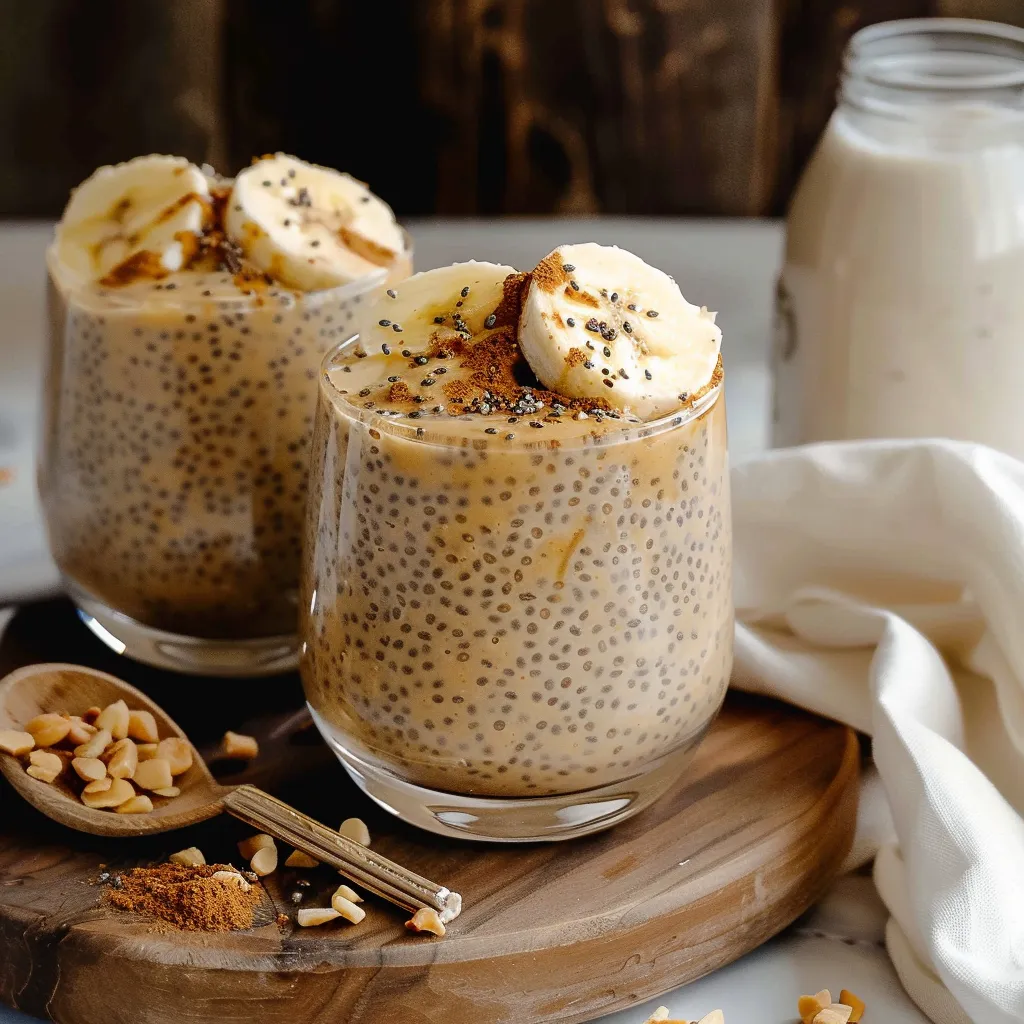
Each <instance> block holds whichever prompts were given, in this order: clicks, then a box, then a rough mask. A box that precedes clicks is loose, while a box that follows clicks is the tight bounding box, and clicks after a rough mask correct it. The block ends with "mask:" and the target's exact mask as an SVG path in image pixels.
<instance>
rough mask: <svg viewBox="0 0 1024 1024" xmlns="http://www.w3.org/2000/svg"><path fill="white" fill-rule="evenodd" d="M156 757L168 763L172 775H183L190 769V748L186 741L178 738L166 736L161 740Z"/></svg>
mask: <svg viewBox="0 0 1024 1024" xmlns="http://www.w3.org/2000/svg"><path fill="white" fill-rule="evenodd" d="M157 757H162V758H163V759H164V760H165V761H168V762H170V765H171V774H172V775H183V774H184V773H185V772H187V771H188V770H189V768H191V767H192V748H191V747H190V746H189V743H188V740H183V739H181V738H180V737H178V736H168V737H167V739H165V740H161V741H160V743H159V746H158V748H157Z"/></svg>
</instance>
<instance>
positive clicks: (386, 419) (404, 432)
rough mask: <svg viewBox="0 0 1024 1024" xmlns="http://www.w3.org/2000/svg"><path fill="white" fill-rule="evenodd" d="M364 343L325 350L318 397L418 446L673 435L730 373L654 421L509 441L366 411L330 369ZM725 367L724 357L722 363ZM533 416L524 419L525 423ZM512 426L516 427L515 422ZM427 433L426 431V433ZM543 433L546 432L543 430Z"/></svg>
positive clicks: (547, 445)
mask: <svg viewBox="0 0 1024 1024" xmlns="http://www.w3.org/2000/svg"><path fill="white" fill-rule="evenodd" d="M358 342H359V334H358V333H356V334H352V335H350V336H349V337H347V338H344V339H343V340H342V341H339V342H335V343H334V344H333V345H331V347H330V348H328V349H327V351H326V352H325V353H324V355H323V358H322V359H321V360H320V371H319V374H318V379H317V385H318V395H317V400H318V402H319V401H320V399H321V397H323V396H326V401H328V402H330V404H331V406H332V407H333V408H335V409H337V410H338V412H339V413H340V414H341V415H343V416H344V417H345V418H346V419H347V420H348V421H349V422H354V423H361V424H363V425H364V426H366V427H368V428H370V429H373V430H377V431H379V432H380V433H381V434H389V435H391V436H392V437H400V438H402V439H403V440H407V441H411V442H412V443H414V444H425V445H429V446H431V447H435V448H451V449H463V448H473V449H476V450H481V451H483V450H490V449H496V450H497V451H499V452H507V451H541V450H545V449H551V448H558V449H559V450H560V451H577V450H580V449H583V448H594V447H604V446H609V447H610V446H613V445H616V444H625V443H628V442H630V441H635V440H639V439H643V438H649V437H655V436H658V435H660V434H665V433H668V432H669V431H671V430H676V429H678V428H680V427H684V426H686V425H687V424H690V423H694V422H696V421H697V420H699V419H701V418H702V417H703V416H704V415H705V414H706V413H708V412H710V410H711V409H712V408H714V406H715V405H716V404H717V403H718V400H719V398H720V397H721V396H722V395H723V394H724V393H725V376H724V371H723V375H722V377H721V379H720V380H719V381H718V383H717V384H711V383H710V382H709V384H708V385H707V386H706V388H705V389H704V390H703V391H702V392H699V393H698V394H697V395H696V396H695V397H694V398H693V399H691V403H690V405H688V406H687V407H686V408H685V409H681V410H676V411H674V412H670V413H666V414H665V415H664V416H659V417H658V418H657V419H654V420H630V421H624V420H616V421H615V422H616V424H617V426H616V427H613V428H608V429H604V430H602V431H601V432H600V433H598V434H596V435H595V434H594V433H592V432H586V431H585V432H582V433H580V434H577V435H575V436H573V437H569V438H561V437H535V436H533V434H534V432H533V431H532V430H531V431H526V432H524V431H518V432H516V436H515V438H514V440H512V441H507V440H505V439H504V438H503V437H502V436H500V435H498V436H494V437H472V436H468V435H461V436H460V435H458V434H456V433H454V432H450V431H445V430H444V429H443V423H444V421H437V420H430V421H426V423H424V424H422V425H418V424H416V423H414V422H409V421H408V419H407V418H406V419H399V418H398V417H390V416H385V415H384V414H383V413H381V412H379V411H378V410H376V409H366V408H362V407H360V406H357V405H354V404H353V403H352V402H351V401H349V400H348V396H347V395H343V394H342V393H341V392H340V391H339V390H338V388H337V387H336V386H335V384H334V381H333V380H332V379H331V377H330V372H329V371H330V370H331V369H333V368H334V367H335V366H336V365H338V363H339V359H340V357H341V356H342V355H343V354H344V350H345V349H347V348H349V347H350V346H355V345H356V344H358ZM721 365H722V359H721V355H719V366H720V367H721ZM526 419H528V417H520V420H521V421H525V420H526ZM438 422H440V423H441V424H442V426H441V427H440V428H437V427H435V428H434V429H431V427H430V426H429V424H432V423H438ZM509 426H510V427H512V426H516V425H515V424H510V425H509ZM421 431H422V433H421ZM537 433H540V432H539V431H538V432H537Z"/></svg>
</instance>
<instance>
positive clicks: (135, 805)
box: [117, 794, 153, 814]
mask: <svg viewBox="0 0 1024 1024" xmlns="http://www.w3.org/2000/svg"><path fill="white" fill-rule="evenodd" d="M151 810H153V801H152V800H150V799H149V797H148V796H146V795H145V794H142V795H140V796H133V797H130V798H129V799H128V800H125V802H124V803H123V804H118V805H117V813H118V814H149V812H150V811H151Z"/></svg>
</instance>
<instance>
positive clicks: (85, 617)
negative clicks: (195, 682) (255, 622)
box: [68, 584, 299, 677]
mask: <svg viewBox="0 0 1024 1024" xmlns="http://www.w3.org/2000/svg"><path fill="white" fill-rule="evenodd" d="M68 591H69V594H70V597H71V599H72V600H73V601H74V602H75V606H76V609H77V611H78V617H79V618H80V619H81V620H82V622H84V623H85V624H86V625H87V626H88V627H89V629H90V630H91V631H92V632H93V633H94V634H95V635H96V636H98V637H99V638H100V640H102V641H103V642H104V643H105V644H106V645H107V646H108V647H109V648H110V649H111V650H112V651H115V652H116V653H118V654H123V655H124V656H125V657H127V658H132V659H133V660H134V661H141V662H142V663H143V664H145V665H153V666H154V667H156V668H163V669H169V670H170V671H172V672H181V673H184V674H186V675H197V676H250V677H252V676H271V675H277V674H279V673H281V672H291V671H293V670H294V669H295V668H296V667H297V665H298V654H299V651H298V638H297V637H296V636H294V635H288V636H268V637H258V638H256V639H253V640H206V639H203V638H202V637H193V636H180V635H179V634H177V633H165V632H164V631H163V630H160V629H154V628H153V627H152V626H146V625H143V623H141V622H137V621H136V620H135V619H133V618H130V617H129V616H127V615H123V614H122V613H121V612H117V611H114V610H113V609H112V608H108V607H107V606H106V605H105V604H103V603H102V602H100V601H97V600H95V598H92V597H90V596H88V595H87V594H84V593H83V592H82V591H81V590H80V589H79V588H78V587H76V586H74V585H73V584H70V585H69V587H68Z"/></svg>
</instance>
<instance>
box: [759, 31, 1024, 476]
mask: <svg viewBox="0 0 1024 1024" xmlns="http://www.w3.org/2000/svg"><path fill="white" fill-rule="evenodd" d="M787 227H788V231H787V240H786V256H785V263H784V266H783V270H782V273H781V276H780V278H779V283H778V293H777V305H776V339H775V410H774V430H773V434H774V442H775V444H777V445H788V444H797V443H802V442H804V441H821V440H834V439H842V438H872V437H875V438H877V437H928V436H946V437H955V438H960V439H964V440H970V441H980V442H983V443H985V444H989V445H992V446H994V447H996V448H1001V449H1003V450H1005V451H1008V452H1010V453H1012V454H1014V455H1016V456H1018V457H1024V409H1022V407H1021V406H1022V401H1021V394H1022V387H1024V30H1020V29H1015V28H1011V27H1009V26H1005V25H995V24H989V23H987V22H980V21H968V20H963V19H920V20H912V21H897V22H889V23H887V24H882V25H876V26H873V27H872V28H868V29H865V30H863V31H861V32H859V33H857V35H855V36H854V37H853V39H852V41H851V42H850V45H849V48H848V50H847V53H846V57H845V61H844V67H843V74H842V84H841V88H840V93H839V106H838V109H837V110H836V112H835V114H834V115H833V116H832V120H831V121H830V123H829V125H828V129H827V130H826V132H825V135H824V137H823V138H822V140H821V142H820V143H819V145H818V149H817V151H816V152H815V154H814V156H813V158H812V159H811V161H810V164H809V165H808V167H807V170H806V171H805V172H804V175H803V178H802V180H801V181H800V184H799V187H798V188H797V190H796V193H795V195H794V197H793V202H792V206H791V209H790V212H789V218H788V225H787Z"/></svg>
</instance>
